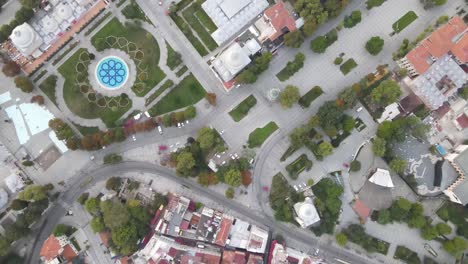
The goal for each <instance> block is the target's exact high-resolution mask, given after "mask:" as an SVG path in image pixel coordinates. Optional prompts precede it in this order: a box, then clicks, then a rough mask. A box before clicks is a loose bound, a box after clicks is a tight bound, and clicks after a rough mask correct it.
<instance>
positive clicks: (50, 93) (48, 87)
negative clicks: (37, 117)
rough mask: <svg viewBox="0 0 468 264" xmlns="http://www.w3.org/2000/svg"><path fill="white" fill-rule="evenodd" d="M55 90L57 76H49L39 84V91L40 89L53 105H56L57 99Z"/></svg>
mask: <svg viewBox="0 0 468 264" xmlns="http://www.w3.org/2000/svg"><path fill="white" fill-rule="evenodd" d="M56 88H57V76H55V75H49V77H47V78H45V80H44V81H42V83H41V84H39V89H41V90H42V91H43V92H44V93H45V94H46V95H47V97H49V99H50V100H51V101H52V102H53V103H54V104H55V105H57V98H56V97H55V89H56Z"/></svg>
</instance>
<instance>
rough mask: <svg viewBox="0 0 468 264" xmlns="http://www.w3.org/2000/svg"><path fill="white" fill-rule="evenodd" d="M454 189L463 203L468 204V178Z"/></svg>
mask: <svg viewBox="0 0 468 264" xmlns="http://www.w3.org/2000/svg"><path fill="white" fill-rule="evenodd" d="M452 191H453V193H454V194H455V195H456V196H457V198H458V199H459V200H460V202H461V204H463V205H466V204H468V179H464V180H463V181H462V182H461V183H460V184H458V185H457V186H456V187H455V188H453V190H452Z"/></svg>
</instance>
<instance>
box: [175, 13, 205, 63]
mask: <svg viewBox="0 0 468 264" xmlns="http://www.w3.org/2000/svg"><path fill="white" fill-rule="evenodd" d="M171 18H172V20H174V22H175V23H176V25H177V27H179V29H180V30H181V31H182V33H184V35H185V37H187V39H188V40H189V42H190V43H191V44H192V46H193V47H194V48H195V49H196V50H197V51H198V53H199V54H200V55H201V56H205V55H208V51H207V50H206V48H205V46H203V44H202V43H201V42H200V40H198V38H197V37H195V36H194V35H193V33H192V31H191V30H187V29H189V28H190V26H189V25H187V23H185V21H184V20H183V19H182V18H181V17H180V16H178V15H177V14H175V13H172V14H171Z"/></svg>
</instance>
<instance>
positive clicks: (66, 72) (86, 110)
mask: <svg viewBox="0 0 468 264" xmlns="http://www.w3.org/2000/svg"><path fill="white" fill-rule="evenodd" d="M83 52H87V50H86V49H83V48H82V49H79V50H78V51H77V52H76V53H75V54H73V55H72V56H71V57H70V58H69V59H68V60H67V61H66V62H64V63H63V64H62V65H61V66H60V67H59V68H58V71H59V73H60V74H61V75H62V76H63V77H64V78H65V83H64V85H63V87H59V89H62V88H63V99H64V100H65V103H66V104H67V107H68V108H69V109H70V111H72V112H73V113H74V114H76V115H77V116H79V117H82V118H86V119H94V118H101V119H102V121H103V122H104V123H105V124H106V126H107V127H114V126H115V121H117V120H118V119H119V118H120V117H121V116H122V115H123V114H124V113H125V112H127V111H128V109H130V108H131V106H132V102H131V101H130V103H128V104H127V106H125V107H118V106H116V107H115V108H114V110H112V109H111V108H109V107H99V106H98V105H97V104H96V103H94V102H90V101H89V100H88V99H87V98H86V97H85V95H84V94H83V93H82V92H81V91H80V87H78V85H77V83H76V77H77V71H76V65H77V63H78V62H79V57H80V54H82V53H83ZM88 65H89V61H88V62H87V64H86V65H85V66H86V68H87V66H88ZM86 77H87V76H86ZM105 99H110V98H107V97H106V98H105ZM127 100H128V99H127Z"/></svg>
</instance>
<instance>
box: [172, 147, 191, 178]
mask: <svg viewBox="0 0 468 264" xmlns="http://www.w3.org/2000/svg"><path fill="white" fill-rule="evenodd" d="M176 161H177V166H176V171H177V173H179V174H180V175H182V176H188V175H190V173H191V171H192V169H193V167H195V159H194V158H193V155H192V153H191V152H188V151H183V152H182V153H180V154H179V155H177V158H176Z"/></svg>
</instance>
